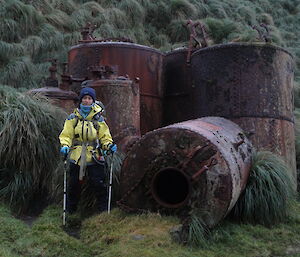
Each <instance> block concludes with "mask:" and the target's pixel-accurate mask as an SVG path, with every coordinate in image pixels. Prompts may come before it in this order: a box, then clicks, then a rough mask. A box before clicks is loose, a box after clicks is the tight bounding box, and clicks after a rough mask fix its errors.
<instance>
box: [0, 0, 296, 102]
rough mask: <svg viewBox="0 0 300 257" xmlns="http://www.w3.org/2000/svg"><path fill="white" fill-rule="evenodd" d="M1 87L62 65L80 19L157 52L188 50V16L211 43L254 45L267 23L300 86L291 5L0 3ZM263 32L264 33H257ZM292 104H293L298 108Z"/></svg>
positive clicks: (29, 81) (281, 1) (283, 0)
mask: <svg viewBox="0 0 300 257" xmlns="http://www.w3.org/2000/svg"><path fill="white" fill-rule="evenodd" d="M0 3H1V4H0V19H1V24H0V33H1V40H0V74H1V76H0V84H1V83H2V84H6V85H11V86H13V87H26V88H32V87H38V86H39V85H41V83H42V81H43V79H44V78H45V76H46V73H47V65H48V64H47V63H46V62H47V59H49V58H56V59H58V60H59V61H65V60H66V57H67V51H68V47H69V46H71V45H74V44H76V43H77V42H78V40H79V39H80V38H81V36H80V29H81V28H83V27H84V26H85V25H86V23H87V22H91V23H92V24H95V25H96V29H95V32H94V35H95V36H96V37H98V38H106V37H129V38H131V39H132V40H134V41H135V42H136V43H139V44H145V45H149V46H153V47H155V48H159V49H161V50H163V51H167V50H171V49H172V48H173V47H176V46H180V45H181V46H183V45H187V41H188V39H189V32H188V30H187V28H186V26H185V24H186V22H187V20H188V19H193V20H201V21H203V22H204V23H205V24H206V26H207V28H208V33H209V34H210V37H211V38H212V41H213V43H215V44H217V43H225V42H230V41H247V42H251V41H257V37H258V33H257V31H255V30H253V29H252V28H251V26H253V25H259V24H260V23H265V24H267V25H268V26H269V28H270V30H271V33H270V36H271V39H272V41H273V43H274V44H276V45H279V46H282V47H285V48H286V49H288V50H289V51H291V52H292V53H293V54H294V55H295V57H296V58H295V60H296V63H297V67H298V69H297V71H296V81H300V73H299V65H300V47H299V45H300V32H299V29H298V28H299V25H300V18H299V17H300V15H299V13H300V3H299V1H298V0H264V1H255V2H254V1H249V0H244V1H241V0H240V1H231V0H224V1H217V0H210V1H204V0H201V1H199V0H172V1H169V0H157V1H150V0H124V1H115V0H110V1H109V0H97V1H84V0H53V1H46V0H35V1H31V0H0ZM261 29H262V30H264V29H263V28H261ZM297 105H299V106H300V103H299V104H298V102H297Z"/></svg>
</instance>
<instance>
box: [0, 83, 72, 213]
mask: <svg viewBox="0 0 300 257" xmlns="http://www.w3.org/2000/svg"><path fill="white" fill-rule="evenodd" d="M0 99H1V102H0V159H1V163H0V199H1V200H4V201H6V202H7V203H9V205H10V206H11V207H12V208H13V209H14V210H15V211H16V212H17V213H20V212H28V211H29V210H30V211H38V209H40V208H41V207H42V206H41V205H43V204H44V206H45V202H46V201H47V200H51V199H50V198H48V197H49V196H50V194H51V193H52V195H55V192H56V191H57V187H58V185H59V183H57V181H58V179H59V178H60V177H61V174H62V172H61V170H59V169H57V163H59V162H60V161H59V159H60V156H59V151H58V149H59V142H58V134H59V133H60V130H61V127H62V124H63V121H64V119H65V117H66V113H64V112H63V111H62V110H61V109H59V108H57V107H55V106H54V105H52V104H50V103H49V102H48V101H47V100H46V99H45V98H42V97H38V96H30V95H28V94H23V93H20V92H18V91H17V90H16V89H14V88H12V87H8V86H0ZM39 205H40V206H39ZM37 206H39V207H37ZM35 207H37V208H38V209H36V208H35Z"/></svg>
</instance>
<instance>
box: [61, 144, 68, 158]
mask: <svg viewBox="0 0 300 257" xmlns="http://www.w3.org/2000/svg"><path fill="white" fill-rule="evenodd" d="M69 151H70V148H69V147H68V146H63V147H62V148H60V153H61V154H62V155H63V156H67V155H68V153H69Z"/></svg>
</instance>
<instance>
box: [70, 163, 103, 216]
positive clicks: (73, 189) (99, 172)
mask: <svg viewBox="0 0 300 257" xmlns="http://www.w3.org/2000/svg"><path fill="white" fill-rule="evenodd" d="M79 170H80V166H79V165H77V164H74V163H70V178H69V183H68V188H67V211H68V212H69V213H73V212H75V211H76V209H77V205H78V202H79V199H80V191H81V183H80V181H79ZM86 175H87V183H88V186H89V187H90V188H91V189H92V191H93V192H94V194H95V196H96V199H97V209H98V211H99V212H103V211H106V210H107V201H108V200H107V187H106V185H105V170H104V165H100V164H94V165H89V166H87V167H86Z"/></svg>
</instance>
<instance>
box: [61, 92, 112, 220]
mask: <svg viewBox="0 0 300 257" xmlns="http://www.w3.org/2000/svg"><path fill="white" fill-rule="evenodd" d="M95 101H96V92H95V90H94V89H93V88H90V87H85V88H83V89H82V90H81V91H80V95H79V107H78V108H76V109H75V110H74V112H73V113H72V114H71V115H70V116H69V117H68V118H67V120H66V121H65V124H64V127H63V130H62V131H61V133H60V135H59V140H60V144H61V149H60V152H61V154H63V155H64V156H65V157H66V156H67V155H68V154H69V156H70V157H69V162H70V166H69V167H70V168H69V172H70V176H69V177H70V178H69V182H68V190H67V212H68V213H70V214H71V213H74V212H75V211H76V210H77V205H78V202H79V199H80V190H81V184H82V181H83V179H84V178H85V177H87V182H88V186H90V187H91V189H92V191H93V192H94V193H95V196H96V200H97V201H96V204H97V209H98V211H99V212H103V211H105V210H107V190H106V185H105V165H104V158H103V156H102V155H101V153H102V152H103V151H110V152H112V153H114V152H116V150H117V146H116V144H114V143H113V140H112V136H111V134H110V131H109V128H108V126H107V124H106V123H105V121H104V119H103V116H102V115H101V113H102V112H103V108H102V107H101V106H99V105H97V104H96V103H95Z"/></svg>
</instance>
